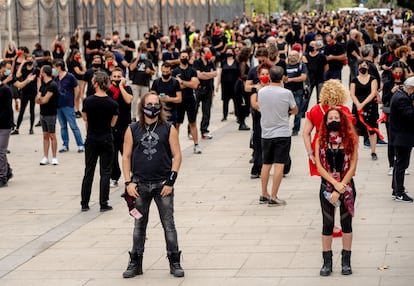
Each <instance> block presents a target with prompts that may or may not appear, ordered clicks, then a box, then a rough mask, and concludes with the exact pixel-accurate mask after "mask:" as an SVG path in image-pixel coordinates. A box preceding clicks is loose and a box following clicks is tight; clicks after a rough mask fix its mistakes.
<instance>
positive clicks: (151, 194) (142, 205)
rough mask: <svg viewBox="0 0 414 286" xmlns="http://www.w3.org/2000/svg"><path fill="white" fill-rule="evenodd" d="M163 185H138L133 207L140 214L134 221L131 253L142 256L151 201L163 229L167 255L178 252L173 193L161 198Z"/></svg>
mask: <svg viewBox="0 0 414 286" xmlns="http://www.w3.org/2000/svg"><path fill="white" fill-rule="evenodd" d="M162 187H163V184H162V183H161V182H160V183H138V194H139V197H138V198H137V199H136V200H135V207H136V208H137V210H138V211H139V212H140V213H141V214H142V217H141V218H140V219H136V220H135V227H134V234H133V247H132V252H135V253H138V254H143V253H144V245H145V237H146V232H147V225H148V217H149V210H150V205H151V201H152V199H154V201H155V204H156V205H157V208H158V213H159V215H160V219H161V224H162V227H163V228H164V237H165V243H166V245H167V254H170V253H173V252H178V241H177V230H176V229H175V223H174V192H172V193H171V194H170V195H168V196H166V197H162V196H161V194H160V193H161V190H162Z"/></svg>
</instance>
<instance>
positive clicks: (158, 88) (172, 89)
mask: <svg viewBox="0 0 414 286" xmlns="http://www.w3.org/2000/svg"><path fill="white" fill-rule="evenodd" d="M151 90H153V91H155V92H156V93H157V94H162V93H164V94H165V95H168V96H169V97H177V92H178V91H180V90H181V89H180V83H179V82H178V80H176V79H175V78H171V79H170V80H169V81H163V80H162V79H161V78H158V79H156V80H154V82H153V83H152V87H151ZM165 105H166V110H167V111H168V112H170V113H172V114H171V115H173V116H174V114H173V113H175V112H176V108H177V104H175V103H172V102H167V103H166V104H165Z"/></svg>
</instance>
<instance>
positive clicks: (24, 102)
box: [16, 97, 35, 129]
mask: <svg viewBox="0 0 414 286" xmlns="http://www.w3.org/2000/svg"><path fill="white" fill-rule="evenodd" d="M28 103H30V106H29V111H30V129H33V123H34V117H35V112H34V110H35V99H34V97H33V98H30V99H28V98H25V97H22V99H21V106H20V112H19V116H18V117H17V126H16V128H17V129H19V127H20V125H21V124H22V121H23V115H24V112H25V110H26V106H27V104H28Z"/></svg>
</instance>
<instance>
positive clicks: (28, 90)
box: [21, 65, 40, 99]
mask: <svg viewBox="0 0 414 286" xmlns="http://www.w3.org/2000/svg"><path fill="white" fill-rule="evenodd" d="M30 74H36V76H39V74H40V70H39V69H38V68H34V67H33V68H32V69H30V70H29V69H27V66H26V65H25V66H23V68H22V77H21V81H24V80H26V78H27V77H28V76H29V75H30ZM21 94H22V97H23V98H25V99H34V98H35V97H36V94H37V80H36V79H35V80H33V81H31V82H29V83H28V84H27V85H26V86H25V87H23V88H22V89H21Z"/></svg>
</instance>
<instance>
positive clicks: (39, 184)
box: [0, 96, 414, 286]
mask: <svg viewBox="0 0 414 286" xmlns="http://www.w3.org/2000/svg"><path fill="white" fill-rule="evenodd" d="M220 119H221V100H220V97H219V96H216V97H215V100H214V106H213V111H212V122H211V128H210V129H211V131H212V134H213V136H214V138H213V139H212V140H203V141H201V147H202V148H203V154H201V155H194V154H193V153H192V142H191V141H189V140H188V139H187V138H186V134H185V133H186V132H182V133H181V135H180V138H181V147H182V150H183V164H182V167H181V170H180V172H179V176H178V180H177V183H176V193H175V211H176V212H175V219H176V225H177V229H178V238H179V244H180V248H181V250H182V251H183V258H182V265H183V267H184V269H185V277H184V278H174V277H172V276H171V275H170V274H169V271H168V260H167V258H166V253H165V242H164V238H163V232H162V227H161V224H160V222H159V218H158V215H157V210H156V207H155V206H154V205H153V206H152V213H151V216H150V222H149V225H148V233H147V242H146V252H145V254H144V275H142V276H138V277H135V278H132V279H123V278H122V272H123V271H124V270H125V268H126V266H127V263H128V251H129V250H130V247H131V240H132V229H133V219H132V218H131V217H130V216H129V215H128V212H127V207H126V205H125V202H124V201H123V199H121V198H120V194H121V192H122V187H119V188H116V189H112V190H111V195H110V198H111V204H112V205H113V206H114V210H113V211H111V212H107V213H100V212H99V203H98V202H97V198H98V193H99V192H98V184H97V182H96V180H95V184H94V188H93V192H92V204H91V210H90V211H89V212H87V213H81V212H80V205H79V201H80V185H81V180H82V176H83V158H84V155H83V154H78V153H76V146H75V143H74V140H73V137H71V143H70V144H71V145H70V148H71V150H70V152H69V153H64V154H59V155H58V158H59V161H60V165H59V166H51V165H48V166H39V160H40V159H41V154H42V151H41V148H42V145H41V144H42V136H41V131H40V129H39V128H36V130H35V133H36V134H35V135H29V134H28V127H27V124H28V121H27V120H25V121H24V122H23V125H22V127H21V129H20V130H21V131H20V133H21V135H18V136H12V138H11V140H10V147H9V149H10V150H11V154H10V155H9V160H10V162H11V164H12V166H13V169H14V175H15V177H14V178H13V179H12V180H11V181H10V183H9V187H7V188H2V189H0V192H1V195H2V199H1V201H0V232H1V235H0V285H25V286H27V285H61V286H67V285H87V286H94V285H180V286H187V285H189V286H194V285H197V286H207V285H214V286H218V285H224V286H233V285H234V286H236V285H237V286H244V285H249V286H251V285H257V286H266V285H272V286H273V285H275V286H276V285H306V286H312V285H332V284H335V285H337V286H339V285H365V286H371V285H373V286H374V285H375V286H378V285H381V286H388V285H393V286H396V285H399V286H402V285H407V286H408V285H413V283H414V271H413V270H414V209H413V204H403V203H396V202H394V201H392V200H391V189H390V184H391V177H390V176H387V169H388V166H387V158H386V148H384V147H379V148H378V149H377V153H378V157H379V160H378V161H371V159H370V151H369V149H366V148H364V147H363V146H360V149H359V161H358V169H357V175H356V178H355V182H356V186H357V193H358V194H357V201H356V215H355V219H354V244H353V254H352V266H353V271H354V274H353V275H351V276H342V275H341V274H340V255H339V253H340V250H341V241H340V239H338V238H335V239H334V244H333V251H334V272H333V274H332V276H330V277H320V276H319V269H320V267H321V261H322V259H321V241H320V234H321V213H320V207H319V199H318V190H319V179H318V178H313V177H309V176H308V172H307V159H306V158H307V157H306V151H305V150H304V147H303V143H302V138H301V137H300V136H299V137H293V139H292V151H291V155H292V160H293V167H292V170H291V173H290V174H289V175H288V176H287V177H286V178H284V179H283V181H282V185H281V190H280V193H279V194H280V197H281V198H283V199H286V200H287V205H286V206H283V207H275V208H269V207H267V206H266V205H259V204H258V198H259V195H260V181H259V180H257V179H256V180H252V179H250V167H251V166H250V164H249V163H248V161H249V159H250V155H251V150H250V149H249V148H248V147H249V136H250V132H243V131H238V130H237V124H236V122H235V118H234V117H233V116H230V117H229V120H228V121H227V122H220ZM78 123H79V124H80V125H81V127H82V130H84V126H83V123H82V121H80V120H79V121H78ZM381 127H382V128H383V126H381ZM26 129H27V130H26ZM26 131H27V132H26ZM182 131H185V130H184V129H183V130H182ZM83 134H84V132H83ZM58 142H61V140H60V138H59V141H58ZM411 173H412V175H410V176H407V177H406V186H407V187H408V191H409V192H413V188H412V186H413V184H414V170H413V169H412V168H411ZM122 184H123V182H122V181H121V182H120V185H122ZM382 266H388V269H384V270H379V269H378V268H379V267H382Z"/></svg>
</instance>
